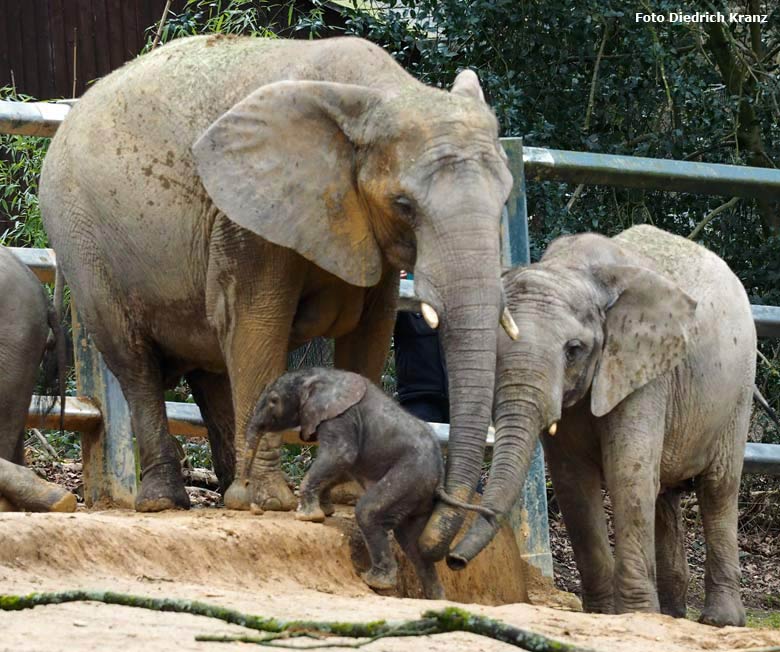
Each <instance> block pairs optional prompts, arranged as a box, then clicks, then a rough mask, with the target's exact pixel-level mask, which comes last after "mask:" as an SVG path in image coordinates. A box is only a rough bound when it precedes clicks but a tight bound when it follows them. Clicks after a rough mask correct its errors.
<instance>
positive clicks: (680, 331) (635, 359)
mask: <svg viewBox="0 0 780 652" xmlns="http://www.w3.org/2000/svg"><path fill="white" fill-rule="evenodd" d="M591 271H592V273H593V275H594V277H595V278H596V279H597V281H598V282H600V283H601V284H602V285H603V287H604V289H605V291H606V294H607V296H608V297H609V302H608V304H607V305H606V326H605V331H606V332H605V336H604V348H603V350H602V353H601V358H600V360H599V363H598V367H597V369H596V372H595V374H594V376H593V384H592V387H591V403H590V405H591V412H592V413H593V414H594V415H595V416H597V417H601V416H604V415H605V414H607V413H608V412H610V411H611V410H612V409H613V408H614V407H615V406H616V405H617V404H618V403H620V402H621V401H622V400H623V399H624V398H626V397H627V396H628V395H629V394H630V393H631V392H633V391H634V390H637V389H639V388H640V387H642V386H644V385H646V384H647V383H649V382H650V381H651V380H653V379H654V378H657V377H658V376H661V375H662V374H665V373H666V372H668V371H670V370H672V369H674V367H676V366H677V365H678V364H680V362H682V361H683V359H684V358H685V356H686V355H687V352H688V339H689V337H691V336H695V333H694V332H693V329H694V328H695V322H694V314H695V312H696V301H694V300H693V299H692V298H691V297H690V296H689V295H688V294H687V293H686V292H684V291H683V290H682V289H680V288H679V287H678V286H677V285H676V284H675V283H673V282H672V281H670V280H669V279H668V278H666V277H664V276H662V275H660V274H657V273H656V272H654V271H651V270H649V269H646V268H643V267H634V266H630V265H601V266H594V267H593V268H592V270H591Z"/></svg>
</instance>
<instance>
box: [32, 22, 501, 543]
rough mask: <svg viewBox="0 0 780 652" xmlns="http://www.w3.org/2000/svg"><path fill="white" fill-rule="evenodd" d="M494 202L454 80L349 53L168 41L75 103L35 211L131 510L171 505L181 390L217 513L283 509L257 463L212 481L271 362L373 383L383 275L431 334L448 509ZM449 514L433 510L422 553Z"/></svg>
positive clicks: (477, 138)
mask: <svg viewBox="0 0 780 652" xmlns="http://www.w3.org/2000/svg"><path fill="white" fill-rule="evenodd" d="M511 185H512V178H511V175H510V173H509V170H508V168H507V164H506V156H505V154H504V152H503V150H502V148H501V146H500V144H499V141H498V129H497V124H496V120H495V117H494V115H493V113H492V111H491V110H490V108H489V107H488V105H487V104H486V103H485V101H484V99H483V95H482V91H481V89H480V85H479V82H478V80H477V78H476V75H475V74H474V73H473V72H471V71H464V72H462V73H461V74H459V75H458V77H457V78H456V79H455V82H454V84H453V87H452V90H451V92H449V93H448V92H446V91H443V90H440V89H436V88H431V87H428V86H425V85H423V84H421V83H420V82H418V81H417V80H415V79H414V78H413V77H411V76H410V75H409V74H407V73H406V72H405V71H404V70H403V69H402V68H401V67H400V66H399V65H398V64H397V63H396V62H395V61H394V60H393V59H392V57H390V56H389V55H388V54H386V53H385V52H384V51H383V50H381V49H380V48H379V47H376V46H374V45H372V44H370V43H368V42H366V41H363V40H360V39H355V38H331V39H325V40H314V41H287V40H283V39H270V40H266V39H258V38H248V37H240V38H239V37H224V36H213V35H212V36H199V37H192V38H186V39H180V40H178V41H175V42H173V43H170V44H168V45H166V46H164V47H160V48H158V49H156V50H155V51H153V52H151V53H149V54H146V55H144V56H142V57H139V58H137V59H136V60H134V61H132V62H131V63H129V64H127V65H126V66H124V67H123V68H121V69H119V70H117V71H115V72H113V73H112V74H110V75H108V76H107V77H105V78H103V79H101V80H100V81H98V82H97V83H96V84H94V85H93V86H92V87H91V88H90V89H89V90H88V91H87V92H86V93H85V94H84V97H83V98H81V99H80V100H79V102H78V103H77V104H76V105H75V107H74V108H73V109H72V110H71V111H70V113H69V114H68V116H67V117H66V119H65V121H64V123H63V124H62V126H61V127H60V128H59V129H58V131H57V134H56V135H55V137H54V139H53V140H52V143H51V146H50V148H49V151H48V155H47V157H46V161H45V163H44V168H43V172H42V178H41V209H42V213H43V220H44V224H45V226H46V230H47V232H48V234H49V236H50V238H51V241H52V243H53V246H54V248H55V249H56V250H57V254H58V256H59V258H60V261H61V264H62V267H63V269H64V272H65V276H66V278H67V280H68V282H69V283H70V286H71V288H72V292H73V296H74V298H75V302H76V305H77V306H78V309H79V315H80V317H81V318H82V320H83V321H84V323H85V324H86V326H87V327H88V329H89V330H90V332H91V333H92V335H93V336H94V340H95V343H96V345H97V347H98V348H99V349H100V351H101V352H102V354H103V356H104V358H105V360H106V363H107V364H108V366H109V368H110V369H111V371H112V372H113V373H114V374H115V375H116V377H117V379H118V380H119V383H120V385H121V387H122V390H123V392H124V395H125V397H126V399H127V401H128V404H129V407H130V414H131V419H132V428H133V431H134V433H135V436H136V437H137V440H138V443H139V449H140V466H141V473H142V480H141V486H140V489H139V491H138V494H137V497H136V509H138V510H140V511H154V510H162V509H167V508H173V507H187V506H188V504H189V501H188V498H187V495H186V493H185V492H184V487H183V483H182V480H181V477H180V475H181V474H180V468H179V460H178V457H177V453H176V450H175V448H174V446H173V444H172V442H171V439H170V437H169V436H168V434H167V424H166V415H165V406H164V402H163V389H164V388H165V386H166V385H167V384H168V383H170V382H173V380H174V379H176V378H177V377H179V376H180V375H182V374H183V375H185V376H186V378H187V379H188V381H189V383H190V385H191V387H192V390H193V395H194V397H195V400H196V401H197V403H198V405H199V406H200V408H201V411H202V413H203V416H204V419H205V421H206V424H207V427H208V432H209V438H210V441H211V445H212V452H213V454H214V459H215V467H216V471H217V474H218V475H219V477H220V481H221V483H222V485H223V486H225V487H227V486H228V485H229V488H228V489H227V492H226V494H225V504H226V506H228V507H231V508H239V509H247V508H248V507H249V505H250V504H251V503H257V504H259V505H260V506H261V507H263V508H265V509H282V510H284V509H292V507H293V506H294V497H293V495H292V493H291V492H290V490H289V488H288V486H287V484H286V482H285V480H284V477H283V475H282V473H281V470H280V467H279V446H278V443H277V444H276V445H273V446H270V447H269V449H268V450H265V451H263V452H262V454H260V455H258V457H257V459H256V460H255V462H254V466H253V470H252V482H251V483H250V485H249V487H245V486H244V483H243V482H234V483H232V484H231V482H232V481H233V479H234V469H235V464H236V456H237V457H238V459H239V463H242V460H243V456H244V453H245V442H244V433H245V432H246V426H247V423H248V422H249V418H250V417H251V415H252V410H253V408H254V406H255V404H256V402H257V399H258V398H259V396H260V394H261V392H262V390H263V388H264V387H265V386H266V385H267V384H268V382H270V381H271V380H272V379H273V378H276V377H277V376H278V375H279V374H281V373H282V372H283V371H284V370H285V366H286V365H285V362H286V355H287V352H288V350H290V349H291V348H293V347H296V346H298V345H300V344H301V343H304V342H307V341H308V340H310V339H311V338H313V337H315V336H327V337H332V338H335V362H336V366H337V367H339V368H344V369H349V370H352V371H356V372H359V373H361V374H363V375H365V376H367V377H368V378H371V379H372V380H374V381H378V380H379V377H380V374H381V369H382V365H383V362H384V360H385V357H386V356H387V352H388V349H389V341H390V335H391V332H392V328H393V321H394V316H395V306H396V301H397V295H398V270H399V269H407V270H414V273H415V292H416V293H417V295H418V296H420V297H421V299H422V300H423V301H424V302H425V303H426V304H427V306H426V308H425V314H426V315H427V316H428V319H429V320H430V321H431V322H434V323H435V322H437V321H438V322H440V324H441V335H442V342H443V348H444V350H445V352H446V355H447V362H448V366H449V372H450V392H449V394H450V397H451V401H452V412H451V420H452V443H451V446H450V461H449V470H448V476H447V489H448V491H449V492H450V493H451V494H452V495H454V496H456V497H458V498H460V499H463V500H468V498H469V497H470V496H471V495H472V492H473V487H474V486H475V485H476V483H477V479H478V474H479V470H480V463H481V460H482V451H483V448H484V433H485V431H486V429H487V426H488V424H489V421H490V404H491V400H492V395H493V383H494V380H495V356H496V328H497V325H498V323H499V320H500V315H501V313H502V306H503V299H502V295H501V270H500V263H499V220H500V215H501V210H502V206H503V204H504V202H505V200H506V198H507V196H508V193H509V191H510V188H511ZM505 323H506V321H505ZM234 437H235V441H234ZM462 517H463V515H462V514H461V513H460V512H458V511H457V510H454V509H453V508H450V507H447V506H442V507H437V510H436V512H435V514H434V518H433V520H432V523H431V527H430V529H429V531H428V538H427V542H428V547H429V548H430V549H431V550H432V551H433V553H434V554H438V555H439V556H440V557H442V556H443V554H444V552H446V549H447V547H448V543H449V541H450V540H451V539H452V537H453V536H454V534H455V532H456V531H457V529H458V528H459V526H460V524H461V523H462Z"/></svg>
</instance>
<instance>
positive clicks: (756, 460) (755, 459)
mask: <svg viewBox="0 0 780 652" xmlns="http://www.w3.org/2000/svg"><path fill="white" fill-rule="evenodd" d="M165 411H166V413H167V415H168V429H169V431H170V433H171V434H172V435H182V436H184V437H206V436H208V433H207V432H206V427H205V426H204V425H203V417H202V416H201V414H200V408H199V407H198V406H197V405H195V404H194V403H174V402H172V401H166V402H165ZM102 419H103V415H102V414H101V413H100V409H99V408H98V406H97V405H96V404H95V403H94V401H92V400H90V399H88V398H76V397H72V396H69V397H67V398H66V399H65V428H66V429H67V430H75V431H78V432H89V431H92V430H95V429H97V428H99V427H100V424H101V422H102ZM27 425H28V427H31V428H52V429H55V428H59V427H60V414H59V410H58V409H54V410H51V411H49V412H48V413H44V411H43V410H42V409H41V407H40V405H39V404H38V397H37V396H34V397H33V400H32V402H31V403H30V411H29V415H28V418H27ZM429 425H430V426H431V427H432V428H433V431H434V432H435V433H436V437H437V438H438V439H439V442H440V443H441V444H442V445H443V446H446V445H447V442H448V441H449V437H450V427H449V425H448V424H446V423H431V424H429ZM298 433H299V429H293V430H289V431H287V432H285V433H284V435H283V441H284V443H285V444H299V445H305V446H311V445H312V443H311V442H304V441H303V440H302V439H301V438H300V437H299V435H298ZM494 438H495V430H493V428H492V427H490V428H489V429H488V432H487V438H486V441H487V445H488V447H492V446H493V443H494V441H495V440H494ZM779 466H780V446H776V445H774V444H756V443H753V442H748V444H747V447H746V448H745V465H744V467H743V469H742V473H743V475H748V474H751V473H767V474H772V473H777V468H778V467H779Z"/></svg>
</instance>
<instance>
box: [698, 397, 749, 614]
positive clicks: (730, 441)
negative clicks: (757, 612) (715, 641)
mask: <svg viewBox="0 0 780 652" xmlns="http://www.w3.org/2000/svg"><path fill="white" fill-rule="evenodd" d="M744 398H745V400H744V401H743V403H744V404H743V405H740V406H739V408H738V409H737V410H736V412H735V416H734V418H733V420H732V423H731V424H730V425H729V428H728V431H727V432H726V433H724V439H723V440H722V441H724V443H725V446H724V449H725V450H723V451H722V453H721V455H720V456H719V458H718V459H717V460H716V462H715V463H714V464H713V465H712V467H711V468H710V469H709V470H708V471H707V472H706V473H704V474H702V475H700V476H699V477H698V478H696V497H697V498H698V500H699V509H700V511H701V518H702V524H703V525H704V540H705V543H706V546H707V558H706V561H705V564H704V592H705V597H704V609H703V610H702V613H701V617H700V618H699V621H700V622H703V623H705V624H707V625H716V626H719V627H722V626H724V625H736V626H740V627H741V626H743V625H744V624H745V608H744V606H743V605H742V599H741V598H740V594H739V580H740V576H741V573H740V569H739V546H738V543H737V528H738V523H737V520H738V507H737V506H738V500H739V483H740V478H741V475H742V463H743V458H744V442H745V439H746V437H747V430H748V425H749V420H750V407H751V405H750V401H751V400H752V397H751V393H750V391H748V392H747V393H746V394H745V397H744Z"/></svg>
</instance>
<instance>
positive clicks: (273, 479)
mask: <svg viewBox="0 0 780 652" xmlns="http://www.w3.org/2000/svg"><path fill="white" fill-rule="evenodd" d="M253 503H254V504H255V505H257V507H259V508H260V509H262V510H264V511H269V512H289V511H292V510H293V509H295V507H296V505H297V504H298V501H297V500H296V499H295V496H294V495H293V492H292V491H290V487H288V486H287V481H286V480H285V479H284V475H282V472H281V471H273V472H271V473H267V474H265V475H263V476H261V477H259V478H257V479H255V480H252V481H249V480H240V479H236V480H234V481H233V484H231V485H230V487H229V488H228V490H227V491H226V492H225V507H227V508H228V509H241V510H245V511H246V510H249V509H251V506H252V504H253Z"/></svg>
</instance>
